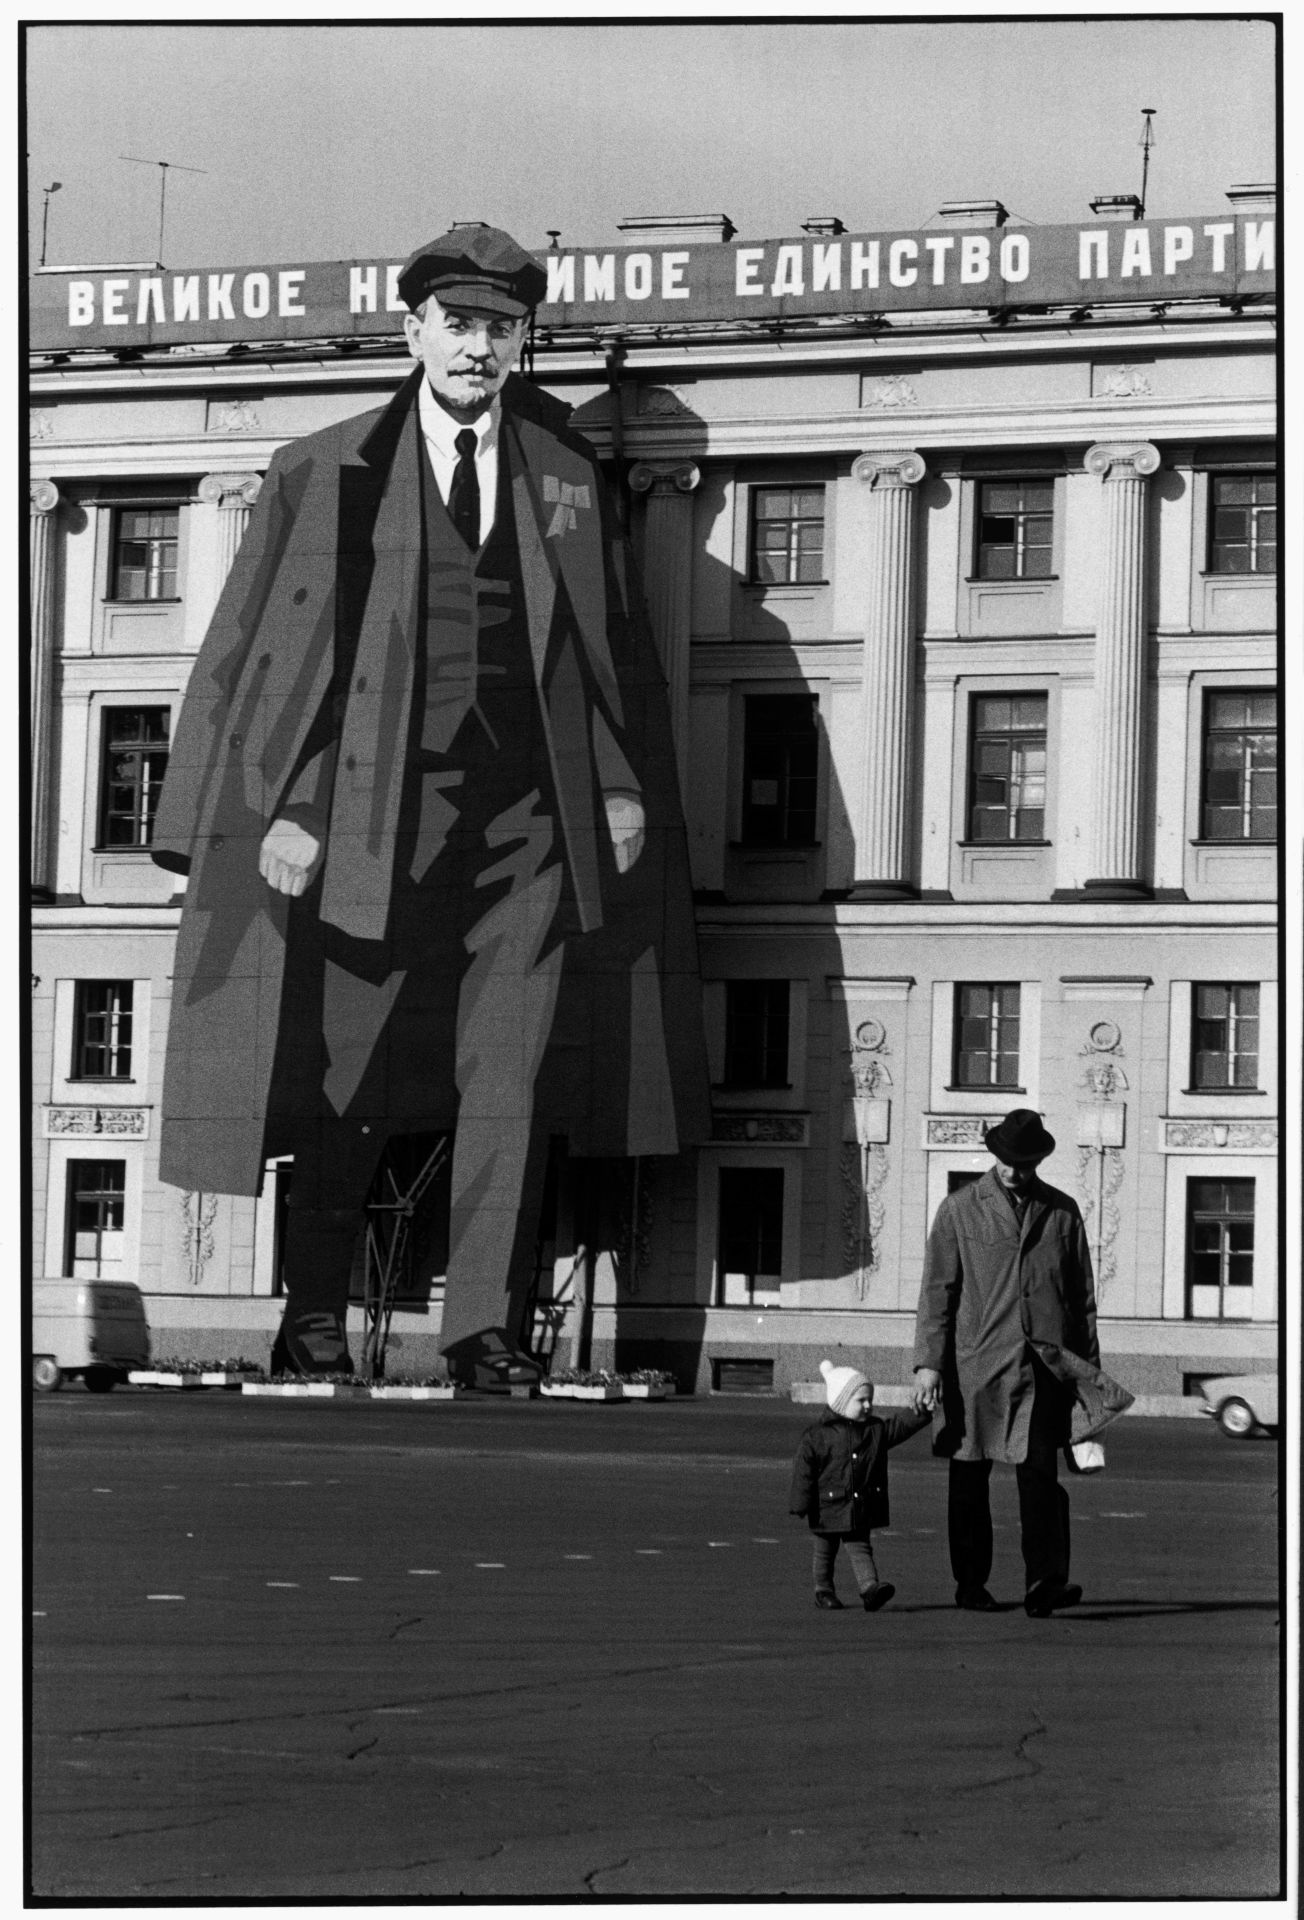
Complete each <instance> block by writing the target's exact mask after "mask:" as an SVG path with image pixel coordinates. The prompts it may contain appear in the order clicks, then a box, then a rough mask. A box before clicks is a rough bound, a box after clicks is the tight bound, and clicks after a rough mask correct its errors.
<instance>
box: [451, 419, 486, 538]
mask: <svg viewBox="0 0 1304 1920" xmlns="http://www.w3.org/2000/svg"><path fill="white" fill-rule="evenodd" d="M453 445H454V446H455V447H456V448H457V465H456V466H455V467H454V468H453V484H452V486H451V487H450V488H449V489H448V516H449V518H450V520H451V521H452V523H453V525H454V526H455V527H456V528H457V531H458V532H459V533H460V534H461V536H462V538H463V540H465V542H466V544H467V546H468V547H470V548H471V550H472V551H473V552H474V550H475V549H476V548H477V547H478V546H479V544H480V479H479V475H478V474H477V473H476V470H475V448H476V434H475V429H474V428H473V427H463V428H462V431H461V432H460V433H459V434H458V436H457V438H456V440H454V442H453Z"/></svg>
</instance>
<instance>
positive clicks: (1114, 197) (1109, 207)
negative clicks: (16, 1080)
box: [1091, 193, 1141, 220]
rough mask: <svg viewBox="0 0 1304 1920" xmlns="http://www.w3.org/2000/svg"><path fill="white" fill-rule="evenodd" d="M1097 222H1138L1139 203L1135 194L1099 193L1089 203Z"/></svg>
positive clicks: (1139, 213)
mask: <svg viewBox="0 0 1304 1920" xmlns="http://www.w3.org/2000/svg"><path fill="white" fill-rule="evenodd" d="M1091 211H1092V212H1093V213H1094V214H1095V216H1096V218H1097V220H1139V219H1140V218H1141V201H1140V198H1139V196H1138V195H1137V194H1135V193H1101V194H1097V196H1096V198H1095V199H1094V200H1093V201H1092V202H1091Z"/></svg>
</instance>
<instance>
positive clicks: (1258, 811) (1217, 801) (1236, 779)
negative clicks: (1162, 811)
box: [1200, 690, 1277, 840]
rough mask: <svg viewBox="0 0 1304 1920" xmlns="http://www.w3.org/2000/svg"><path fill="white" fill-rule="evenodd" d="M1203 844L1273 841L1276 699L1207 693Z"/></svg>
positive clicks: (1266, 693) (1254, 693) (1256, 693)
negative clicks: (1218, 841) (1232, 841)
mask: <svg viewBox="0 0 1304 1920" xmlns="http://www.w3.org/2000/svg"><path fill="white" fill-rule="evenodd" d="M1200 834H1201V837H1202V838H1203V839H1205V840H1275V839H1276V837H1277V695H1276V693H1275V692H1272V691H1257V690H1256V691H1251V692H1245V693H1222V692H1219V693H1209V694H1207V695H1206V697H1205V710H1204V788H1203V796H1202V801H1201V807H1200Z"/></svg>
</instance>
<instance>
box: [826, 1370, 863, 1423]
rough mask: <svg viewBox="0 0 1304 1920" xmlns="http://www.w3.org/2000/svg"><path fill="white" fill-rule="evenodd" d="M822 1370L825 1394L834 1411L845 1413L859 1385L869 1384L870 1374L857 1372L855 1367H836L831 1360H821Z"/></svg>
mask: <svg viewBox="0 0 1304 1920" xmlns="http://www.w3.org/2000/svg"><path fill="white" fill-rule="evenodd" d="M820 1372H821V1373H822V1374H823V1375H824V1392H825V1396H826V1398H827V1400H828V1403H829V1405H830V1406H831V1407H832V1409H833V1411H834V1413H845V1412H846V1410H847V1408H848V1406H849V1405H850V1403H851V1396H852V1394H853V1393H854V1392H855V1391H856V1389H857V1387H867V1386H868V1385H869V1375H868V1374H865V1373H857V1371H856V1369H855V1368H854V1367H835V1366H834V1364H833V1362H832V1361H831V1360H821V1361H820Z"/></svg>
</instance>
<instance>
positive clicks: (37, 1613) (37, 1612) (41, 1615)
mask: <svg viewBox="0 0 1304 1920" xmlns="http://www.w3.org/2000/svg"><path fill="white" fill-rule="evenodd" d="M47 1617H48V1616H47V1615H46V1613H45V1611H44V1609H43V1608H41V1607H33V1609H32V1618H33V1620H44V1619H46V1618H47Z"/></svg>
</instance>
